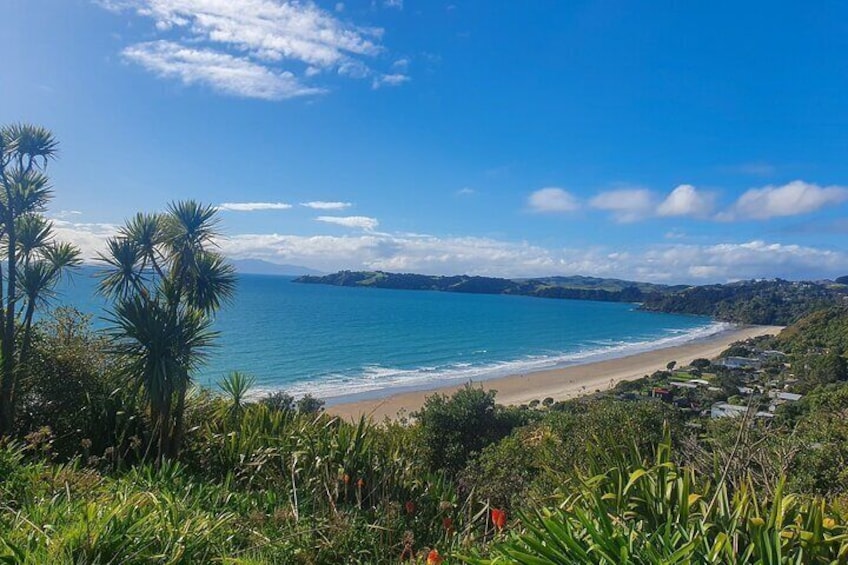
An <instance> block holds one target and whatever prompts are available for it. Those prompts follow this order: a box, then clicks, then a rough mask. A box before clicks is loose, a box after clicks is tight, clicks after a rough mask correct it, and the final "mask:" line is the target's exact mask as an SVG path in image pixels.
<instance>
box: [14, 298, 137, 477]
mask: <svg viewBox="0 0 848 565" xmlns="http://www.w3.org/2000/svg"><path fill="white" fill-rule="evenodd" d="M33 330H34V331H33V340H32V352H31V354H30V356H29V361H28V363H27V365H26V373H25V377H24V378H23V379H22V382H21V388H20V411H19V417H18V422H17V431H18V433H19V435H20V436H21V437H23V436H27V435H28V434H31V433H34V432H37V431H38V430H41V429H46V428H49V429H50V430H51V436H53V440H52V441H51V455H53V456H55V457H58V458H59V459H60V460H69V459H71V458H72V457H74V456H75V455H77V454H80V453H81V454H82V455H84V456H85V457H102V456H103V455H104V453H105V452H107V450H108V451H109V453H110V454H111V460H112V462H113V463H117V462H118V460H125V459H127V458H129V460H130V461H132V460H133V459H135V458H136V456H137V454H135V453H134V452H133V447H132V446H131V444H133V443H134V442H137V441H138V438H139V437H144V434H145V424H144V421H143V419H142V417H141V410H140V408H139V407H138V406H137V404H136V401H135V398H134V397H133V396H132V395H131V394H130V391H128V390H127V389H126V387H125V384H126V381H125V380H124V379H123V378H122V376H121V375H120V374H119V372H118V367H117V366H116V364H115V362H114V359H113V358H112V357H111V356H110V355H109V353H110V350H109V344H108V341H107V340H106V339H105V338H104V337H102V336H101V335H99V334H97V333H95V332H94V331H93V330H92V329H91V326H90V317H89V316H85V315H83V314H81V313H80V312H78V311H76V310H74V309H72V308H60V309H57V310H55V311H54V312H53V313H52V315H51V316H50V317H49V318H45V319H44V320H42V321H40V322H39V323H38V324H37V325H36V326H34V328H33Z"/></svg>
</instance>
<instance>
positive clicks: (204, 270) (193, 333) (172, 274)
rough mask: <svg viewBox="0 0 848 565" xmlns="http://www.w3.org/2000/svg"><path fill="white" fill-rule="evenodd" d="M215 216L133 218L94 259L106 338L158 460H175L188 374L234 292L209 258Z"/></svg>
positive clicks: (174, 212) (177, 207)
mask: <svg viewBox="0 0 848 565" xmlns="http://www.w3.org/2000/svg"><path fill="white" fill-rule="evenodd" d="M216 213H217V210H216V208H215V207H214V206H207V205H203V204H200V203H198V202H195V201H193V200H188V201H183V202H175V203H172V204H170V205H169V207H168V211H167V212H166V213H164V214H136V215H135V216H134V217H133V218H132V219H130V220H129V221H127V223H126V225H125V226H124V227H123V228H121V230H120V233H119V235H118V236H117V237H114V238H110V239H109V240H107V252H106V253H105V254H102V255H101V257H100V260H101V262H102V263H103V264H104V266H105V270H104V272H103V273H102V274H101V281H100V291H101V293H103V294H104V295H106V296H108V297H109V298H111V299H112V300H113V301H114V306H113V307H112V309H111V312H110V313H111V319H110V321H111V323H112V328H111V338H112V340H113V341H114V343H115V350H116V352H117V353H118V355H119V357H120V358H121V359H122V361H123V362H124V363H125V367H124V370H125V371H126V373H127V374H128V376H130V377H131V379H132V380H133V381H134V385H135V387H136V388H137V389H138V390H140V391H141V392H142V393H143V398H144V400H145V402H146V404H147V406H148V409H149V411H150V419H151V427H152V428H153V430H154V431H155V433H156V436H157V437H156V447H155V451H156V455H157V458H158V459H160V460H161V459H162V458H164V457H176V456H177V455H178V454H179V451H180V448H181V444H182V438H183V431H184V414H185V406H186V400H187V394H188V391H189V389H190V388H191V384H192V373H193V371H194V370H195V369H196V368H197V366H198V365H199V364H200V363H202V362H203V360H204V358H205V356H206V355H207V354H208V351H209V348H210V347H211V346H212V344H213V342H214V338H215V337H216V336H217V332H215V331H213V330H212V329H211V325H212V314H214V312H215V311H216V310H218V309H219V308H220V306H221V304H222V302H223V301H226V300H229V299H230V298H231V297H232V296H233V293H234V292H235V281H236V279H235V272H234V270H233V267H232V266H231V265H229V264H227V263H226V262H225V261H224V259H223V257H222V256H221V255H220V254H219V253H217V252H216V251H214V247H215V237H216V235H217V232H216V228H217V222H218V220H217V217H216Z"/></svg>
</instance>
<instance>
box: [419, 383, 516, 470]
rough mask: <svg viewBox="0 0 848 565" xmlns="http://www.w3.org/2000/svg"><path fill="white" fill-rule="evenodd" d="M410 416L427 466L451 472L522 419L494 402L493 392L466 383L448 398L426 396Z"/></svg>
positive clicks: (506, 432) (502, 435)
mask: <svg viewBox="0 0 848 565" xmlns="http://www.w3.org/2000/svg"><path fill="white" fill-rule="evenodd" d="M413 417H414V418H415V419H416V420H417V421H418V424H419V426H420V428H421V441H422V443H423V446H424V451H425V457H426V459H427V464H428V466H429V467H430V468H431V469H438V470H444V471H447V472H448V473H449V474H451V475H453V474H456V473H457V472H458V471H459V470H460V469H462V467H464V466H465V463H466V461H468V459H469V458H470V457H471V456H472V455H473V454H474V453H479V452H480V450H482V449H483V448H484V447H486V446H487V445H489V444H491V443H494V442H496V441H498V440H500V439H501V438H503V437H505V436H506V435H508V434H509V433H510V432H511V431H512V430H513V428H515V427H517V426H519V425H521V424H523V423H524V421H525V419H526V416H524V415H523V414H522V413H520V412H517V411H515V410H505V409H504V408H503V407H500V406H497V405H495V391H491V390H490V391H484V390H483V389H482V388H478V387H474V386H472V385H470V384H468V385H466V386H465V387H463V388H461V389H459V390H458V391H456V392H455V393H454V394H453V395H452V396H451V397H447V396H445V395H442V394H434V395H432V396H429V397H428V398H427V400H426V402H425V403H424V406H423V407H422V408H421V410H420V411H418V412H417V413H415V414H413Z"/></svg>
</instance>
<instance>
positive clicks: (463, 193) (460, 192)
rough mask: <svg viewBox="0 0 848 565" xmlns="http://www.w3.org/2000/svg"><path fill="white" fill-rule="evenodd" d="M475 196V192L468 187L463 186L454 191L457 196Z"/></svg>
mask: <svg viewBox="0 0 848 565" xmlns="http://www.w3.org/2000/svg"><path fill="white" fill-rule="evenodd" d="M475 194H477V191H476V190H474V189H473V188H471V187H470V186H464V187H462V188H460V189H459V190H457V191H456V195H457V196H474V195H475Z"/></svg>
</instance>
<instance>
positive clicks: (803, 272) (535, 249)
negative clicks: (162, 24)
mask: <svg viewBox="0 0 848 565" xmlns="http://www.w3.org/2000/svg"><path fill="white" fill-rule="evenodd" d="M334 219H336V220H338V219H340V218H334ZM341 219H342V220H344V218H341ZM368 220H372V219H370V218H368ZM372 221H373V222H375V223H373V224H368V223H367V222H349V225H348V227H358V228H362V227H363V226H365V225H373V226H375V227H376V220H372ZM334 223H338V222H334ZM353 224H356V225H353ZM54 229H55V231H56V235H57V238H58V239H60V240H63V241H70V242H72V243H75V244H77V245H79V246H80V247H81V248H82V250H83V253H84V256H85V257H86V258H87V259H92V258H94V257H95V256H96V254H97V252H98V251H102V250H103V248H104V242H105V240H106V238H107V237H110V236H114V235H115V234H116V233H117V231H118V227H117V226H115V225H113V224H108V223H100V224H93V223H72V222H67V221H64V220H54ZM218 243H219V244H220V246H221V249H222V250H223V252H224V253H225V254H227V255H228V256H230V257H232V258H238V259H242V258H255V259H265V260H267V261H272V262H278V263H292V264H297V265H304V266H307V267H312V268H315V269H318V270H321V271H328V272H329V271H335V270H338V269H383V270H389V271H407V272H419V273H431V274H458V273H469V274H479V275H490V276H504V277H524V276H544V275H568V274H582V275H594V276H601V277H604V276H606V277H620V278H627V279H633V280H644V281H654V282H694V283H708V282H724V281H728V280H736V279H746V278H764V277H769V278H770V277H782V278H787V279H817V278H825V277H834V276H839V275H844V274H845V273H846V272H848V254H846V253H845V252H843V251H835V250H830V249H820V248H815V247H808V246H801V245H794V244H783V243H770V242H765V241H760V240H755V241H749V242H743V243H717V244H709V245H694V244H684V243H672V242H670V243H666V244H659V245H648V246H646V247H644V248H642V249H634V250H629V251H622V250H615V251H612V250H609V249H605V248H602V247H595V248H588V249H574V248H544V247H540V246H537V245H532V244H530V243H527V242H521V241H518V242H512V241H503V240H498V239H493V238H483V237H437V236H432V235H425V234H407V233H396V234H386V233H375V232H368V231H366V232H365V233H359V234H355V235H344V236H330V235H287V234H239V235H234V236H232V237H229V238H223V239H221V240H220V241H219V242H218Z"/></svg>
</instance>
